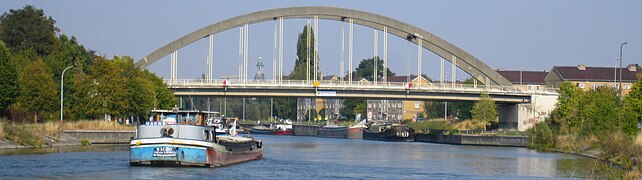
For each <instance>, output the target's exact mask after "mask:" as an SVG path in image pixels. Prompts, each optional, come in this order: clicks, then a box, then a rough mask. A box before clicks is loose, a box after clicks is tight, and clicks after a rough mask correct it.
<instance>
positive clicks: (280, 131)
mask: <svg viewBox="0 0 642 180" xmlns="http://www.w3.org/2000/svg"><path fill="white" fill-rule="evenodd" d="M273 127H274V131H273V134H274V135H293V134H294V131H293V130H292V124H275V125H274V126H273Z"/></svg>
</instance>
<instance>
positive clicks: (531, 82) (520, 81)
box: [497, 70, 549, 91]
mask: <svg viewBox="0 0 642 180" xmlns="http://www.w3.org/2000/svg"><path fill="white" fill-rule="evenodd" d="M497 73H499V74H500V75H502V76H504V78H506V79H508V81H510V82H511V83H513V87H515V89H517V90H522V91H538V90H545V89H546V80H545V78H546V76H547V75H548V73H549V72H546V71H524V70H497Z"/></svg>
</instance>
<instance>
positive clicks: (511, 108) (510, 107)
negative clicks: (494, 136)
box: [497, 94, 558, 131]
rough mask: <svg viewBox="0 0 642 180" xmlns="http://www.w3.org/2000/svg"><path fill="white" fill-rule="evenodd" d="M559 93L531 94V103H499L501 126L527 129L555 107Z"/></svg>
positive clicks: (540, 120) (505, 128)
mask: <svg viewBox="0 0 642 180" xmlns="http://www.w3.org/2000/svg"><path fill="white" fill-rule="evenodd" d="M557 97H558V95H557V94H544V95H539V94H538V95H533V96H531V102H530V103H524V104H502V105H498V106H497V107H498V110H499V128H500V129H504V130H509V129H512V130H518V131H527V130H528V129H529V128H531V127H533V126H534V125H535V124H537V123H539V122H543V121H544V120H545V119H546V117H548V116H549V114H550V113H551V112H552V111H553V109H555V103H556V102H557Z"/></svg>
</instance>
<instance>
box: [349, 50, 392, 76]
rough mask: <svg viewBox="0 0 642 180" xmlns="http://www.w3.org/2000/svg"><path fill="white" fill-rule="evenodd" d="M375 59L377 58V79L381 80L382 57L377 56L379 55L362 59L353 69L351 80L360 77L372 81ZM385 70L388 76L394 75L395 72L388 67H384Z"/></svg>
mask: <svg viewBox="0 0 642 180" xmlns="http://www.w3.org/2000/svg"><path fill="white" fill-rule="evenodd" d="M375 59H376V60H377V79H378V80H381V79H382V78H383V59H381V58H379V56H377V57H373V58H369V59H363V60H362V61H361V62H360V63H359V66H358V67H357V69H355V71H354V74H353V76H352V77H353V80H361V78H365V79H366V80H368V81H373V80H374V74H373V73H374V62H375ZM386 70H387V71H388V72H387V73H388V76H395V73H394V72H392V71H391V70H390V68H386Z"/></svg>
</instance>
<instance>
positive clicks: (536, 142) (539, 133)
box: [528, 123, 555, 151]
mask: <svg viewBox="0 0 642 180" xmlns="http://www.w3.org/2000/svg"><path fill="white" fill-rule="evenodd" d="M528 134H530V142H529V144H528V147H529V148H533V149H537V150H539V151H551V150H553V149H554V148H555V139H554V137H553V131H552V130H551V128H550V127H549V126H548V124H547V123H539V124H537V125H535V127H533V128H531V129H529V130H528Z"/></svg>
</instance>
